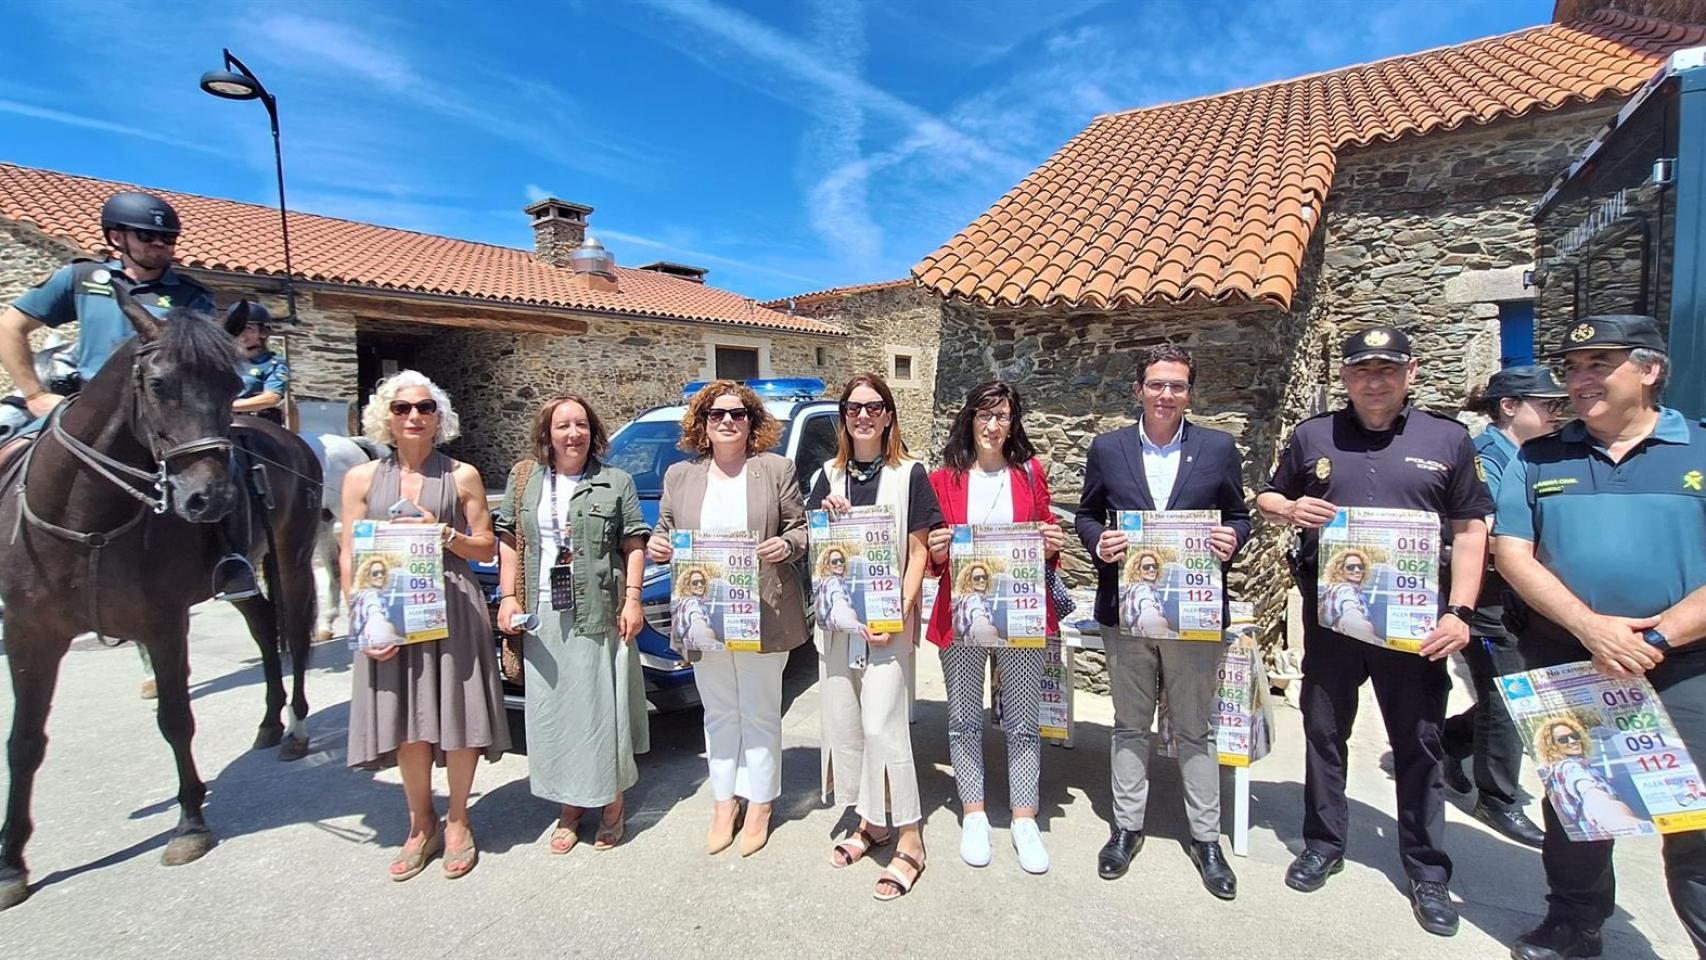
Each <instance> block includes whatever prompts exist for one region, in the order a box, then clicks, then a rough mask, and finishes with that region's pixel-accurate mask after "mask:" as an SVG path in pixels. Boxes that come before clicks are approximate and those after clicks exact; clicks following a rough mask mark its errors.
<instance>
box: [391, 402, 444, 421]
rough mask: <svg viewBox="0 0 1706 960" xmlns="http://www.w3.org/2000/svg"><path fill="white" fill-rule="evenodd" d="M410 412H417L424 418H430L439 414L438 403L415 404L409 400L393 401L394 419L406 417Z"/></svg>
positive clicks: (392, 413) (392, 411) (392, 414)
mask: <svg viewBox="0 0 1706 960" xmlns="http://www.w3.org/2000/svg"><path fill="white" fill-rule="evenodd" d="M410 410H414V411H416V412H417V413H419V414H420V415H421V416H423V417H430V416H432V415H433V414H435V413H437V412H438V401H437V400H416V401H415V402H414V403H410V402H409V401H407V400H393V401H391V416H393V417H406V416H408V415H409V411H410Z"/></svg>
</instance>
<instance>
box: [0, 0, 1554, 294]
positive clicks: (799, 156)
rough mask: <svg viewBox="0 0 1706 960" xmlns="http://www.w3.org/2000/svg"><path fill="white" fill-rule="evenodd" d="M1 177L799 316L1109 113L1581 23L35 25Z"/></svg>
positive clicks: (521, 9)
mask: <svg viewBox="0 0 1706 960" xmlns="http://www.w3.org/2000/svg"><path fill="white" fill-rule="evenodd" d="M6 8H7V13H6V19H7V21H8V24H7V25H8V34H9V36H8V43H7V61H8V62H7V66H6V69H5V71H4V73H3V74H0V160H5V161H9V162H13V163H20V164H25V165H29V166H38V167H47V168H50V169H55V170H62V171H66V172H70V173H79V174H87V175H90V176H97V177H105V178H109V179H114V180H127V181H133V182H137V183H142V184H147V185H153V186H158V187H162V188H166V189H171V190H179V191H184V192H189V193H201V194H208V195H213V196H220V197H230V198H235V199H239V200H248V201H254V202H259V203H272V202H274V201H275V194H274V186H273V165H272V148H271V141H270V138H269V137H268V134H267V128H266V122H265V114H264V111H263V110H262V109H261V107H260V105H259V104H254V103H233V102H228V101H222V100H216V99H214V98H213V97H210V96H207V95H206V94H203V93H201V92H200V90H199V89H198V87H197V80H198V79H199V77H200V75H201V73H202V71H204V70H209V69H213V68H215V67H217V66H218V65H219V52H220V48H221V47H224V46H229V47H231V48H232V50H233V51H234V52H235V53H236V54H237V55H238V56H240V57H242V58H243V59H244V60H245V61H246V62H247V63H248V64H249V65H250V66H251V67H252V68H254V70H255V72H256V73H257V74H259V75H260V77H261V78H262V79H263V80H264V81H265V82H266V83H267V85H268V86H269V87H270V88H271V89H272V90H273V91H274V93H276V94H277V95H278V98H279V102H280V112H281V115H282V124H283V129H284V149H285V170H286V176H287V178H288V183H287V185H288V187H289V191H290V201H291V206H292V208H293V209H298V210H303V211H307V212H312V213H321V214H328V215H332V216H340V217H347V218H351V219H357V220H365V221H370V222H374V223H382V224H387V225H391V226H397V227H404V228H408V229H414V230H422V231H427V232H431V233H442V234H447V235H450V236H456V237H464V238H468V239H472V240H482V241H487V242H491V243H500V244H507V245H510V246H521V247H530V246H531V244H532V234H531V232H530V231H529V229H528V226H527V222H526V218H525V217H524V216H523V215H522V213H521V208H522V207H523V206H525V205H526V204H527V203H529V202H530V201H531V200H532V199H536V198H538V197H541V196H544V195H546V194H553V195H556V196H559V197H562V198H564V199H567V200H573V201H577V202H580V203H585V204H589V205H591V206H593V207H594V208H596V212H595V213H594V214H593V216H592V229H593V231H594V233H596V234H598V235H600V236H601V237H602V238H603V240H604V241H605V243H606V245H608V246H609V247H610V248H611V250H612V251H613V252H614V253H615V254H616V256H617V259H618V262H619V263H623V264H627V265H630V266H632V265H637V264H639V263H643V262H646V261H649V260H655V259H668V260H678V261H685V262H688V263H694V264H699V265H701V266H706V267H709V268H711V276H710V281H711V282H712V283H714V284H716V285H718V286H722V287H727V288H729V289H733V290H738V291H740V292H742V293H746V294H748V295H751V296H754V297H758V298H761V299H762V298H770V297H779V296H784V295H787V294H790V293H798V292H803V291H806V290H812V289H817V288H821V287H828V286H837V285H842V284H849V283H863V282H868V281H873V280H885V279H891V278H895V277H901V276H904V275H906V273H907V271H908V269H909V268H910V267H911V266H912V265H913V264H914V263H916V262H917V261H918V259H919V258H920V257H922V256H923V255H925V254H927V253H928V252H930V251H931V250H933V249H934V248H935V247H937V246H938V245H940V244H941V243H942V242H944V241H945V240H947V238H949V237H950V236H952V235H953V234H954V233H955V232H957V231H958V230H959V229H960V228H961V227H963V226H965V225H966V224H967V223H970V222H971V221H972V220H973V219H974V218H976V217H977V216H978V215H979V214H980V213H982V212H983V211H984V210H985V209H986V208H987V207H988V206H989V205H990V204H991V203H992V202H994V201H995V200H996V199H997V198H998V197H1000V196H1001V195H1002V194H1003V193H1005V192H1006V191H1007V190H1008V189H1009V188H1011V187H1012V186H1013V185H1014V184H1015V183H1017V182H1018V181H1019V180H1020V179H1022V178H1023V177H1024V176H1025V175H1026V174H1027V173H1028V172H1030V170H1032V169H1033V168H1035V167H1036V165H1037V164H1039V163H1040V162H1041V161H1042V160H1043V159H1044V158H1046V157H1047V156H1048V155H1049V154H1050V153H1052V152H1053V151H1054V150H1055V149H1057V148H1058V147H1059V146H1060V145H1061V144H1063V143H1065V142H1066V141H1067V140H1068V139H1069V138H1070V137H1071V136H1072V135H1073V134H1075V133H1076V132H1077V131H1078V130H1080V129H1082V128H1083V127H1084V125H1085V124H1086V123H1087V122H1088V121H1089V120H1090V119H1091V118H1092V117H1094V116H1095V115H1096V114H1099V113H1104V112H1108V111H1112V110H1120V109H1126V108H1130V107H1138V106H1144V105H1147V104H1154V103H1163V102H1168V101H1172V100H1178V99H1182V98H1186V97H1192V96H1198V95H1202V94H1209V93H1215V92H1219V91H1222V90H1227V89H1231V88H1235V87H1240V86H1247V85H1250V84H1255V83H1262V82H1266V81H1270V80H1277V79H1284V78H1286V77H1291V76H1296V75H1299V74H1304V73H1311V72H1315V71H1318V70H1325V69H1330V68H1333V67H1338V66H1343V65H1346V64H1351V63H1358V62H1363V61H1367V60H1372V59H1378V58H1380V57H1386V56H1391V55H1393V54H1399V53H1408V52H1413V51H1416V50H1422V49H1425V48H1428V47H1434V46H1439V45H1442V44H1451V43H1457V42H1461V41H1463V40H1467V39H1472V38H1475V37H1482V36H1488V35H1491V34H1497V33H1504V32H1508V31H1511V30H1516V29H1520V28H1522V27H1526V26H1532V25H1536V24H1541V23H1544V22H1546V21H1547V20H1548V19H1550V17H1551V13H1552V0H1469V2H1459V0H1385V2H1378V0H1226V2H1210V0H1201V2H1172V0H1157V2H1133V0H1127V2H1079V0H1055V2H1048V3H1043V2H1037V0H981V2H976V0H974V2H959V3H949V2H927V0H863V2H859V0H790V2H776V3H757V2H753V3H740V4H736V3H731V2H720V3H718V2H704V3H690V2H641V0H635V2H618V0H603V2H599V0H563V2H556V3H537V4H525V5H524V4H519V3H505V2H488V3H482V4H478V5H476V4H474V3H464V2H445V0H419V2H411V3H407V4H399V3H384V4H381V3H366V2H358V0H339V2H313V0H296V2H293V3H265V4H261V3H253V4H251V3H243V2H218V3H197V2H177V3H171V4H164V3H130V2H107V0H93V2H88V3H83V4H76V5H67V4H65V3H62V2H58V0H54V2H35V0H11V2H8V3H7V4H6Z"/></svg>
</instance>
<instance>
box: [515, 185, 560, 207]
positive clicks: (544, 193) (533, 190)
mask: <svg viewBox="0 0 1706 960" xmlns="http://www.w3.org/2000/svg"><path fill="white" fill-rule="evenodd" d="M522 189H523V190H524V191H525V192H526V193H527V202H528V203H530V204H531V203H538V202H539V201H541V200H544V199H546V198H547V197H550V196H553V194H552V193H551V191H549V190H547V189H545V188H544V187H541V186H540V185H539V184H537V183H530V184H528V185H527V186H526V187H523V188H522Z"/></svg>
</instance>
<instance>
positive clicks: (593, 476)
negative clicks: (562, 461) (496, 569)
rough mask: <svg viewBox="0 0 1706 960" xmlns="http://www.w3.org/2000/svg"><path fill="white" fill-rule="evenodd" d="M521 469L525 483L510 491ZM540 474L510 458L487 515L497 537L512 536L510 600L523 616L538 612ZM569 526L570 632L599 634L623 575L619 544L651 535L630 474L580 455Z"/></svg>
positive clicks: (617, 601) (537, 467) (617, 600)
mask: <svg viewBox="0 0 1706 960" xmlns="http://www.w3.org/2000/svg"><path fill="white" fill-rule="evenodd" d="M527 467H531V469H530V470H526V468H527ZM524 470H526V473H527V480H526V482H525V485H524V486H523V488H522V489H520V490H517V489H516V479H517V477H518V476H519V475H520V474H521V473H522V472H523V471H524ZM545 476H546V473H545V468H544V467H543V466H542V465H541V464H539V463H538V461H535V460H531V459H530V460H525V461H523V462H521V463H517V464H516V465H515V466H514V467H513V468H511V470H510V472H509V482H508V483H507V484H506V485H505V487H504V498H503V504H502V505H501V506H499V507H498V511H497V513H496V514H495V515H494V516H493V517H492V526H493V528H494V529H496V530H497V532H498V533H499V534H507V535H509V536H511V537H514V538H515V546H516V553H517V555H518V556H517V561H518V562H519V564H520V569H518V570H517V571H516V575H515V599H516V601H517V602H519V603H520V604H521V609H522V610H523V611H525V612H527V613H536V612H541V611H540V610H539V571H540V569H541V567H540V566H539V564H540V563H541V562H542V559H541V557H540V543H539V504H540V501H541V500H545V499H546V497H547V496H548V494H547V492H546V489H545ZM569 525H570V527H572V528H573V530H574V535H575V563H574V569H575V625H574V632H575V633H576V634H578V635H580V636H599V635H601V634H605V633H608V632H610V631H611V630H614V629H616V614H617V612H618V611H620V610H621V609H622V599H623V592H624V588H625V587H626V586H627V584H626V580H627V574H628V571H627V569H626V562H625V561H624V560H623V557H622V541H623V540H625V539H627V538H628V537H645V536H646V535H648V534H649V533H650V532H651V530H650V529H649V528H648V527H647V526H646V518H645V517H644V516H643V515H642V514H641V513H640V495H639V493H638V492H637V491H636V490H635V489H634V478H633V477H630V476H629V475H628V474H627V473H626V472H624V471H622V470H618V469H616V468H615V467H607V466H605V465H604V464H602V463H599V462H598V460H597V459H596V458H591V459H588V460H587V465H586V471H585V472H584V473H583V474H582V475H581V480H580V483H578V484H576V485H575V492H574V494H573V495H572V496H571V497H569ZM550 559H555V557H552V558H550Z"/></svg>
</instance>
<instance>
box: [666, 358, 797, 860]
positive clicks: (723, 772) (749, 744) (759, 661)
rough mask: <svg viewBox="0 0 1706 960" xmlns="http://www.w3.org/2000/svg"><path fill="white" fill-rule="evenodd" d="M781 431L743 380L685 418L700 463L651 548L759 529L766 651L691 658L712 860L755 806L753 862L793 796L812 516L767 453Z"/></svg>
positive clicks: (689, 444) (701, 399) (687, 473)
mask: <svg viewBox="0 0 1706 960" xmlns="http://www.w3.org/2000/svg"><path fill="white" fill-rule="evenodd" d="M781 436H782V425H781V423H780V422H779V421H777V419H776V418H775V417H773V416H771V414H770V412H769V411H768V410H766V409H765V408H764V403H763V402H762V401H761V400H759V398H758V396H757V394H755V393H753V392H752V390H750V389H748V388H747V387H745V386H743V385H742V384H739V383H736V382H734V381H732V380H716V381H713V382H712V383H709V384H707V385H706V386H705V387H704V388H703V389H701V390H700V391H699V392H698V393H697V394H695V395H694V397H693V399H692V401H690V402H689V403H688V405H687V412H686V414H684V415H683V416H682V418H681V448H682V449H683V450H686V451H688V452H689V453H692V454H695V455H696V459H694V460H691V461H687V462H683V463H677V464H675V465H674V466H672V467H670V468H669V471H668V472H667V473H666V474H664V479H663V499H662V501H661V502H660V503H659V505H658V523H657V526H656V527H655V528H654V529H653V532H652V538H651V542H650V543H649V544H648V545H647V548H646V552H647V553H648V554H649V555H650V557H651V559H652V561H653V562H655V563H668V562H670V560H671V558H672V557H673V556H674V553H675V551H674V549H673V548H672V547H671V540H670V533H671V532H672V531H674V530H677V529H681V530H700V531H706V532H718V531H730V530H749V531H752V532H753V533H754V534H755V535H756V537H757V539H758V560H759V570H758V588H759V589H758V592H759V624H760V634H761V636H762V644H761V648H760V650H759V651H757V652H730V651H728V650H705V651H699V650H691V651H684V653H685V654H686V656H687V659H688V660H690V661H692V662H693V681H694V683H695V684H696V685H697V686H698V688H699V699H700V701H701V702H702V703H703V704H704V708H705V758H706V762H707V764H708V765H709V767H710V784H711V796H712V798H713V799H714V800H715V801H716V809H715V811H714V812H713V814H712V817H711V827H710V829H709V830H708V831H707V832H706V835H705V850H706V852H707V853H713V854H714V853H720V852H722V851H723V850H724V849H726V848H727V847H728V846H729V845H730V844H732V843H733V842H734V836H735V822H736V819H737V818H738V817H739V813H740V801H741V800H743V799H744V800H745V801H747V809H746V818H745V823H744V826H743V827H742V828H741V835H740V852H741V856H743V857H744V856H751V855H752V854H754V853H757V852H758V851H759V850H760V849H762V848H763V847H764V845H765V843H767V842H768V841H769V839H770V810H771V804H772V803H773V802H774V801H775V799H776V798H777V796H779V795H780V794H781V792H782V670H783V668H784V667H785V666H787V663H788V651H790V650H792V649H794V648H795V647H797V646H799V645H800V644H802V643H804V642H805V640H806V620H805V609H804V603H803V598H802V596H801V590H800V581H799V573H798V571H797V570H796V568H795V566H794V564H795V562H796V561H798V560H799V559H800V558H802V557H804V556H805V553H806V513H805V507H804V505H803V503H802V502H801V498H800V485H799V481H798V479H797V478H796V476H795V473H794V464H793V461H791V460H789V459H788V458H786V457H781V456H777V455H776V454H774V453H768V452H766V451H768V450H769V449H770V448H771V447H773V446H775V445H776V442H777V441H778V440H779V439H781ZM677 643H679V641H677Z"/></svg>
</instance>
